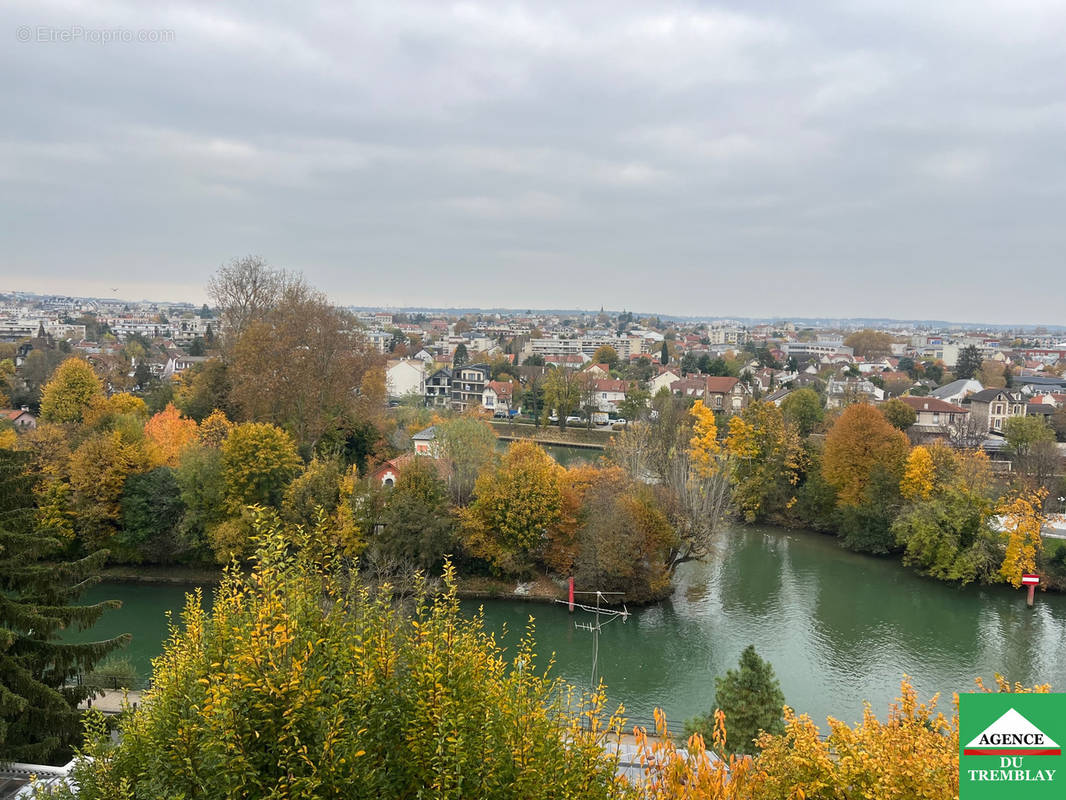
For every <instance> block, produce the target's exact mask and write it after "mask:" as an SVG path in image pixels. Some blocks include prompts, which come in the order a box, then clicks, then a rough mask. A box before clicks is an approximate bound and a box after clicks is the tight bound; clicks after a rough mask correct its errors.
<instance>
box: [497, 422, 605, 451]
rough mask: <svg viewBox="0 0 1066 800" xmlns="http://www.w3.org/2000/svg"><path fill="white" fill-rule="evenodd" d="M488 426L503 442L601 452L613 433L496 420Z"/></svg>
mask: <svg viewBox="0 0 1066 800" xmlns="http://www.w3.org/2000/svg"><path fill="white" fill-rule="evenodd" d="M489 424H490V425H492V428H493V430H494V431H495V432H496V436H497V438H499V439H503V440H504V441H514V440H517V439H531V440H532V441H535V442H537V443H538V444H556V445H566V446H568V447H581V448H587V449H590V450H603V449H604V448H606V447H607V445H608V444H609V443H610V441H611V436H612V434H613V433H614V432H613V431H612V430H610V429H608V430H603V429H600V428H578V427H570V428H566V429H565V430H560V429H559V428H557V427H556V426H554V425H548V426H546V425H540V426H537V425H532V424H528V423H521V422H500V421H497V420H493V421H491V422H490V423H489Z"/></svg>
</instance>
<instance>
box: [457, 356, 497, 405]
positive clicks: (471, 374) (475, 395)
mask: <svg viewBox="0 0 1066 800" xmlns="http://www.w3.org/2000/svg"><path fill="white" fill-rule="evenodd" d="M490 378H491V372H490V370H489V367H488V365H486V364H467V365H464V366H462V367H457V368H455V370H454V372H453V374H452V408H454V409H455V410H456V411H466V410H467V409H468V408H478V407H479V406H481V398H482V394H483V393H484V391H485V384H487V383H488V382H489V379H490Z"/></svg>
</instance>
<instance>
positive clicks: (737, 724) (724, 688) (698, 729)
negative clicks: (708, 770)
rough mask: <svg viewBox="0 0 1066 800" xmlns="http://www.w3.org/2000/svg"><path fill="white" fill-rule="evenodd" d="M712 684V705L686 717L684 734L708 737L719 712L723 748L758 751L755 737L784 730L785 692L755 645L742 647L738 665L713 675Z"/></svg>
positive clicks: (732, 750)
mask: <svg viewBox="0 0 1066 800" xmlns="http://www.w3.org/2000/svg"><path fill="white" fill-rule="evenodd" d="M714 686H715V698H714V708H713V709H712V710H711V712H710V713H709V714H707V715H706V716H703V717H697V718H695V719H693V720H689V722H688V723H686V725H685V732H686V733H687V734H692V733H699V734H701V735H702V736H703V737H704V739H705V740H707V739H710V738H711V735H712V733H713V731H714V722H715V717H716V715H717V714H718V713H719V712H721V714H722V715H723V720H724V723H725V726H726V730H727V731H728V739H727V741H726V744H727V747H726V750H727V751H728V752H730V753H746V754H752V753H755V752H758V748H757V747H756V745H755V740H756V739H757V738H758V737H759V735H760V734H762V733H766V734H770V735H780V734H783V733H784V732H785V721H784V708H785V695H784V693H783V692H782V691H781V684H780V683H778V680H777V676H776V675H774V668H773V666H772V665H771V664H770V662H768V661H764V660H763V659H762V658H760V657H759V654H758V653H756V652H755V646H754V645H750V644H749V645H748V646H747V647H746V648H744V652H743V653H741V654H740V665H739V667H738V669H730V670H727V671H726V674H725V675H724V676H719V677H717V678H715V679H714Z"/></svg>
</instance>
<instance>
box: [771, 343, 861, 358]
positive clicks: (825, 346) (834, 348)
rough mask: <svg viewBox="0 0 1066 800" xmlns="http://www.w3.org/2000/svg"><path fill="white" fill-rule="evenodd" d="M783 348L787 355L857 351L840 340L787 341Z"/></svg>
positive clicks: (850, 353) (833, 354)
mask: <svg viewBox="0 0 1066 800" xmlns="http://www.w3.org/2000/svg"><path fill="white" fill-rule="evenodd" d="M782 349H783V350H784V351H785V353H786V354H787V355H790V356H795V357H796V358H802V357H803V356H837V355H841V356H853V355H855V351H854V350H852V349H851V348H850V347H847V346H846V345H844V344H841V343H840V342H825V341H822V342H785V343H784V344H783V345H782Z"/></svg>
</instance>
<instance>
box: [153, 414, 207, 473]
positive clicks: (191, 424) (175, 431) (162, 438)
mask: <svg viewBox="0 0 1066 800" xmlns="http://www.w3.org/2000/svg"><path fill="white" fill-rule="evenodd" d="M197 433H198V428H197V425H196V420H192V419H187V418H185V417H183V416H182V415H181V412H180V411H178V409H176V408H175V407H174V404H173V403H167V407H166V408H164V409H163V410H162V411H160V412H159V413H158V414H154V415H153V416H152V418H151V419H149V420H148V421H147V422H146V423H145V424H144V435H145V436H146V437H147V439H148V455H149V457H150V458H151V459H152V463H153V464H155V465H156V466H166V467H176V466H177V465H178V461H179V460H180V459H181V453H182V451H183V450H184V449H185V448H186V447H188V446H189V445H191V444H194V443H195V442H196V441H197V439H198V436H197Z"/></svg>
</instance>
